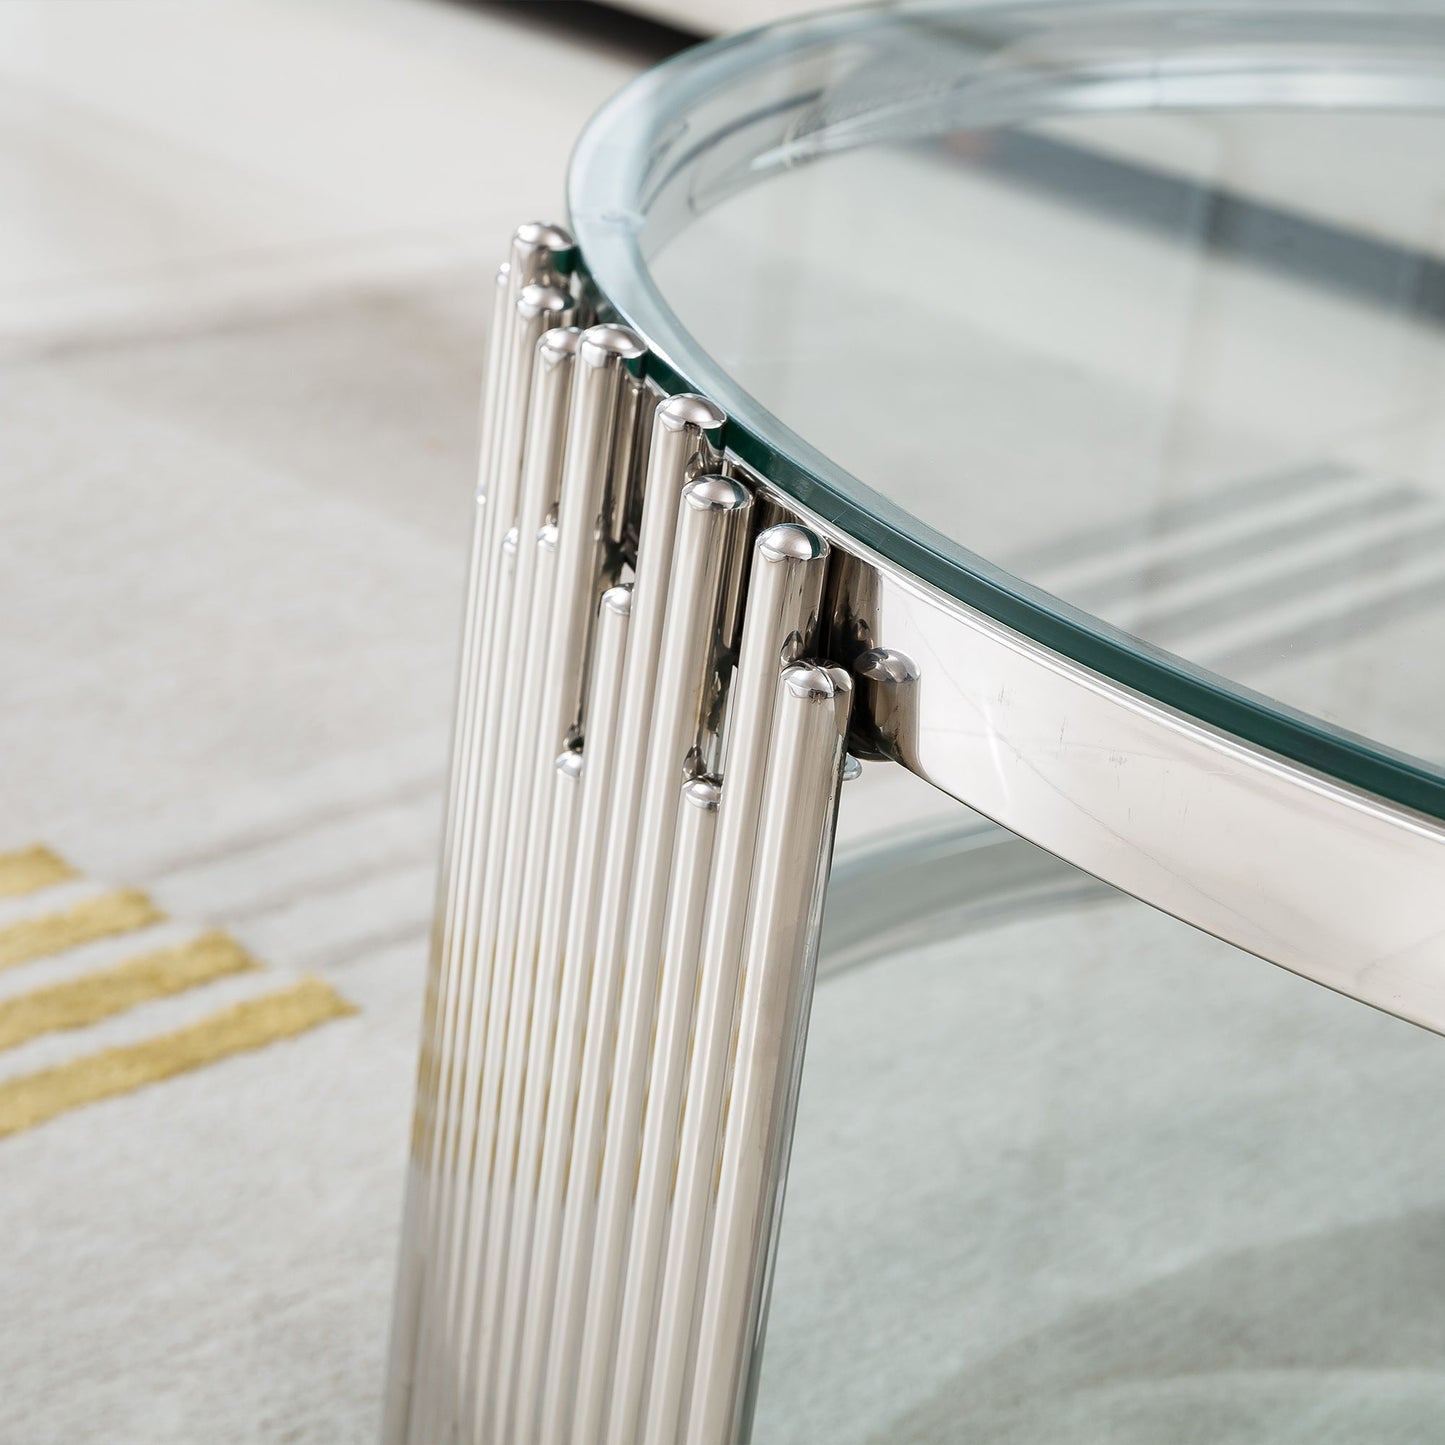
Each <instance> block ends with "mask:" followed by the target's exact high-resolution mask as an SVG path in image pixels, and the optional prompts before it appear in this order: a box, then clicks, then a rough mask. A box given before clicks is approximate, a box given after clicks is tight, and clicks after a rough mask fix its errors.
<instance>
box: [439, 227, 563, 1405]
mask: <svg viewBox="0 0 1445 1445" xmlns="http://www.w3.org/2000/svg"><path fill="white" fill-rule="evenodd" d="M518 273H519V267H518V261H517V248H516V247H514V251H513V263H512V274H513V277H514V278H515V277H516V276H517V274H518ZM572 306H573V301H572V296H571V293H570V292H569V291H566V290H564V289H563V288H561V287H557V286H548V285H524V286H523V287H522V289H521V291H520V293H519V294H518V297H517V300H516V304H515V306H514V307H513V309H512V313H511V323H510V329H509V336H508V347H509V356H508V359H507V362H506V366H507V368H508V377H507V385H506V387H505V395H504V398H503V407H504V413H503V417H502V427H501V438H500V443H499V454H498V457H497V461H496V464H495V467H494V469H493V475H492V481H493V489H492V493H491V495H490V497H489V499H488V506H487V513H488V530H489V532H490V533H492V534H493V535H495V533H496V531H497V530H498V529H499V528H500V529H501V530H502V532H503V537H502V538H501V539H499V540H501V541H504V540H505V536H506V535H510V534H513V533H514V532H515V519H516V516H517V512H518V506H519V503H520V494H521V482H522V476H521V467H522V460H523V459H522V455H521V453H522V447H521V445H520V442H519V441H518V437H519V435H521V433H522V432H523V428H522V427H521V426H519V425H518V421H517V418H518V416H519V415H521V414H522V413H523V412H525V411H527V410H529V409H530V399H531V389H532V380H533V377H534V374H535V366H534V358H535V356H536V353H537V350H538V346H539V343H540V342H541V338H542V336H543V335H544V334H545V333H546V332H547V331H548V330H550V329H551V328H552V327H554V326H555V325H556V324H557V323H559V322H564V323H565V321H566V320H567V319H568V316H569V315H570V313H571V309H572ZM553 445H554V443H553V439H552V438H550V437H547V438H544V449H548V450H550V449H551V448H552V446H553ZM512 556H513V560H514V561H515V551H513V553H512ZM514 571H515V568H514V567H513V573H514ZM514 590H515V576H514V575H511V576H508V577H506V578H505V579H504V578H503V577H502V575H501V572H500V570H496V571H494V574H493V576H492V578H491V579H490V582H489V585H488V587H487V592H486V600H485V610H484V613H483V617H482V626H483V642H482V647H481V650H480V651H479V653H478V663H477V669H478V670H477V680H478V684H479V686H478V697H477V703H476V706H475V708H474V710H473V718H472V728H473V733H474V742H473V745H472V758H471V766H470V768H469V777H468V782H467V789H466V795H465V796H464V798H463V807H462V814H461V824H460V831H459V851H458V866H459V877H460V884H459V892H458V906H457V910H456V913H455V914H454V917H453V920H452V927H451V929H450V938H449V940H448V942H449V945H450V953H451V955H452V961H451V963H450V965H449V969H448V972H449V977H450V980H451V987H450V989H449V996H448V998H447V1000H446V1004H445V1013H444V1016H443V1022H442V1031H441V1046H440V1047H441V1069H442V1075H441V1079H440V1092H439V1097H440V1104H441V1112H442V1117H441V1121H440V1123H441V1126H440V1128H439V1129H438V1130H437V1139H436V1144H435V1164H434V1166H433V1169H432V1174H433V1177H434V1178H435V1179H436V1180H437V1183H436V1185H435V1187H434V1195H435V1198H434V1200H433V1203H432V1207H431V1210H430V1227H429V1229H428V1231H427V1255H428V1279H427V1285H426V1288H425V1293H424V1301H425V1303H424V1308H425V1311H426V1316H427V1318H426V1320H425V1321H424V1323H423V1334H422V1339H423V1347H424V1353H427V1354H429V1355H431V1356H432V1366H433V1367H435V1368H438V1369H440V1368H442V1364H443V1361H448V1362H453V1363H454V1360H455V1355H456V1348H455V1344H456V1341H455V1337H454V1335H453V1333H452V1329H451V1317H452V1314H453V1303H454V1299H455V1291H454V1259H455V1248H456V1246H455V1238H454V1235H455V1232H456V1229H457V1227H458V1222H459V1219H461V1218H463V1217H464V1211H463V1210H462V1209H460V1208H459V1204H460V1203H461V1201H460V1200H459V1199H458V1195H459V1194H463V1193H465V1191H466V1180H467V1176H468V1172H469V1171H468V1169H467V1168H466V1167H465V1166H464V1167H463V1168H461V1169H460V1170H459V1169H458V1161H459V1160H466V1161H469V1159H470V1147H469V1146H470V1135H471V1129H472V1126H473V1117H474V1115H473V1110H472V1109H471V1107H470V1103H471V1100H472V1099H473V1098H474V1097H475V1093H474V1090H472V1089H470V1088H467V1087H465V1080H466V1073H467V1070H466V1068H465V1067H464V1064H465V1063H466V1062H467V1061H466V1060H465V1058H464V1057H463V1056H462V1054H461V1051H460V1049H459V1045H460V1044H461V1042H462V1041H463V1040H466V1039H468V1038H469V1037H470V1036H471V1034H472V1032H473V1030H472V1017H473V1015H474V1014H476V1013H477V1012H478V1010H481V1009H483V1008H484V1006H485V1002H486V1000H487V999H488V998H489V995H490V986H491V979H490V974H491V972H492V968H491V965H492V959H491V957H490V954H483V955H481V956H480V957H479V955H478V937H479V930H480V918H479V914H480V903H481V890H482V882H483V879H484V878H485V876H486V871H487V870H486V865H485V854H486V850H485V846H484V843H485V829H486V826H487V822H486V820H488V819H490V818H491V817H492V815H493V811H494V788H495V783H496V779H497V760H498V757H499V754H500V751H501V749H502V742H503V740H502V738H501V737H500V726H499V715H500V710H501V707H502V704H503V698H504V696H505V695H506V694H507V693H508V692H509V691H510V690H511V689H510V688H509V687H508V686H507V685H506V680H507V679H513V681H512V684H511V686H512V687H513V688H514V687H515V686H516V681H515V679H517V678H519V676H520V670H521V661H520V659H512V658H510V657H508V656H507V645H508V642H509V640H510V633H509V627H510V618H511V611H512V604H513V600H514ZM494 678H501V679H503V685H502V686H500V687H498V686H496V685H495V684H493V685H490V686H486V685H484V680H487V679H494ZM419 1378H420V1379H422V1380H423V1382H425V1376H419ZM426 1393H427V1394H428V1395H429V1396H430V1402H432V1403H437V1404H439V1405H441V1406H442V1407H444V1408H445V1407H446V1406H447V1404H448V1397H447V1392H446V1391H445V1390H444V1389H442V1388H440V1387H438V1388H436V1389H429V1390H428V1391H427V1392H426ZM414 1413H415V1412H414ZM416 1428H417V1429H418V1430H421V1431H423V1432H429V1431H431V1430H432V1429H433V1422H432V1421H431V1420H430V1419H429V1418H428V1417H425V1416H419V1417H417V1421H416Z"/></svg>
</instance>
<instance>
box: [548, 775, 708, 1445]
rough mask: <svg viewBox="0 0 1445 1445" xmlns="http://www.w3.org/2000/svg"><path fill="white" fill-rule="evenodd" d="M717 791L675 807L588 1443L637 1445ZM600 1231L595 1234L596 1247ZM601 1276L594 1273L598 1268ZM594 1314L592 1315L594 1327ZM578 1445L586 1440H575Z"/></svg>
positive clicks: (589, 1382)
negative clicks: (627, 1186)
mask: <svg viewBox="0 0 1445 1445" xmlns="http://www.w3.org/2000/svg"><path fill="white" fill-rule="evenodd" d="M720 796H721V790H720V789H719V788H718V785H717V783H716V782H714V781H713V780H712V779H711V778H695V779H693V781H691V782H688V783H684V784H683V788H682V797H681V800H680V802H679V804H678V817H677V836H676V839H675V842H674V862H673V868H672V883H671V888H670V890H669V894H668V901H667V929H666V933H665V935H664V941H663V950H662V981H661V989H660V992H659V995H658V1000H657V1034H656V1039H655V1041H654V1044H653V1048H652V1058H651V1061H650V1064H649V1066H648V1070H647V1076H648V1077H647V1087H648V1094H647V1108H646V1112H645V1114H644V1116H643V1127H642V1148H641V1155H640V1159H639V1164H638V1171H637V1197H636V1202H635V1204H634V1206H633V1220H632V1228H631V1233H630V1239H629V1242H628V1247H627V1263H626V1271H625V1275H624V1278H623V1283H622V1296H621V1308H620V1309H619V1310H618V1312H617V1317H616V1322H615V1329H616V1341H615V1346H614V1347H613V1348H612V1349H611V1350H610V1351H609V1352H607V1353H608V1354H609V1358H608V1359H607V1361H606V1362H605V1363H606V1369H607V1371H608V1373H610V1377H611V1384H610V1398H609V1401H608V1403H607V1405H606V1428H605V1432H602V1433H596V1432H594V1434H593V1435H592V1436H589V1437H588V1438H589V1440H591V1441H597V1442H605V1445H636V1441H637V1433H638V1418H639V1415H640V1413H641V1409H642V1393H643V1389H644V1387H645V1386H646V1383H647V1370H648V1362H649V1358H650V1355H651V1350H652V1331H653V1316H654V1311H655V1308H656V1302H657V1277H658V1270H659V1267H660V1265H661V1262H662V1249H663V1244H664V1230H665V1228H666V1224H667V1206H668V1201H669V1199H670V1196H671V1188H672V1167H673V1160H674V1158H675V1154H676V1149H677V1127H678V1121H679V1120H680V1119H681V1117H682V1100H683V1084H684V1081H685V1079H686V1074H687V1045H688V1038H689V1034H690V1031H691V1027H692V1001H693V998H694V996H695V995H696V992H697V966H698V957H699V953H700V951H701V947H702V926H703V913H704V910H705V908H706V905H707V893H708V879H709V876H710V873H711V869H712V856H713V843H714V840H715V837H716V832H717V808H718V799H719V798H720ZM601 1237H602V1227H601V1226H600V1225H599V1228H598V1239H599V1250H600V1241H601ZM594 1275H595V1269H594ZM592 1319H593V1317H592V1316H591V1315H589V1317H588V1325H589V1329H590V1327H591V1325H592ZM590 1345H591V1338H590V1336H589V1337H588V1338H587V1339H586V1340H584V1350H583V1365H584V1371H583V1373H582V1375H581V1376H580V1378H579V1380H578V1398H577V1412H576V1416H575V1420H576V1423H577V1426H578V1428H579V1429H580V1428H581V1426H582V1424H583V1423H584V1422H585V1421H586V1420H589V1419H590V1418H591V1416H592V1414H593V1412H594V1410H596V1409H597V1408H598V1407H597V1406H596V1405H594V1404H592V1403H591V1402H590V1401H588V1399H587V1395H586V1393H585V1392H587V1391H591V1390H595V1389H596V1388H597V1386H596V1384H595V1383H594V1378H593V1375H592V1373H591V1370H590V1368H588V1367H589V1365H590V1363H591V1357H590V1350H589V1348H587V1347H589V1346H590ZM573 1438H574V1440H576V1439H580V1438H581V1437H580V1436H579V1435H577V1434H575V1433H574V1437H573Z"/></svg>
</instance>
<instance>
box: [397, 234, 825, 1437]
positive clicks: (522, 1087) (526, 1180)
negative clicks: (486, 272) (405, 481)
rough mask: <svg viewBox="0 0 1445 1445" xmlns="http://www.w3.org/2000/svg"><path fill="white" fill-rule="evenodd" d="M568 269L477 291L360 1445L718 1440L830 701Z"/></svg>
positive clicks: (784, 1076)
mask: <svg viewBox="0 0 1445 1445" xmlns="http://www.w3.org/2000/svg"><path fill="white" fill-rule="evenodd" d="M573 261H574V255H573V247H572V243H571V241H570V238H569V237H568V236H567V235H566V234H565V233H564V232H562V231H560V230H559V229H558V228H556V227H553V226H545V225H532V226H525V227H523V228H521V229H520V230H519V231H518V232H517V235H516V237H515V239H514V242H513V246H512V251H511V255H510V258H509V259H508V261H507V263H506V264H505V265H504V266H503V267H502V268H501V271H500V272H499V274H498V278H497V292H496V306H495V314H494V325H493V329H492V346H491V356H490V365H489V371H488V379H487V388H486V396H485V401H484V416H483V438H484V440H483V451H482V463H481V478H480V484H479V488H478V494H477V510H476V519H475V524H474V529H473V548H472V558H471V569H470V574H469V579H468V587H467V609H466V617H465V624H464V629H463V651H462V660H461V672H460V685H459V691H458V698H457V708H456V730H455V735H454V742H453V753H452V774H451V776H452V782H451V790H450V796H449V802H448V811H447V819H446V831H445V840H444V852H443V858H442V866H441V879H440V885H439V897H438V902H437V914H436V920H437V921H436V927H435V931H434V938H433V956H432V965H431V971H430V975H429V980H428V990H427V1001H426V1012H425V1018H424V1024H423V1041H422V1050H421V1064H420V1070H419V1078H418V1086H417V1102H416V1114H415V1121H414V1129H413V1136H412V1151H411V1167H410V1175H409V1181H408V1188H407V1198H406V1213H405V1222H404V1234H403V1244H402V1254H401V1263H400V1272H399V1280H398V1286H397V1296H396V1306H395V1317H394V1321H393V1327H392V1344H391V1365H390V1372H391V1373H390V1379H389V1382H388V1392H387V1403H386V1418H385V1426H384V1439H385V1441H386V1445H402V1442H406V1445H443V1442H465V1445H481V1442H490V1445H502V1442H507V1445H511V1442H517V1445H522V1442H534V1441H537V1442H543V1441H545V1442H548V1445H564V1442H566V1445H594V1442H602V1441H607V1442H613V1445H632V1442H634V1441H638V1440H646V1441H648V1442H654V1445H667V1442H672V1441H676V1440H685V1441H688V1442H698V1445H702V1442H709V1445H724V1442H732V1441H734V1440H737V1439H740V1438H742V1437H744V1436H745V1435H746V1434H747V1429H748V1418H747V1417H748V1402H749V1401H750V1400H751V1398H752V1394H753V1389H752V1386H753V1373H754V1370H755V1366H756V1360H757V1357H758V1347H759V1344H760V1340H761V1335H762V1328H763V1321H764V1318H765V1315H766V1306H767V1294H768V1283H769V1269H768V1266H769V1261H770V1259H771V1250H772V1245H773V1241H774V1240H775V1238H776V1230H777V1223H778V1215H779V1208H780V1204H781V1198H782V1186H783V1178H784V1174H785V1170H786V1160H787V1155H788V1147H789V1143H790V1139H791V1132H792V1119H793V1115H794V1109H795V1102H796V1096H797V1084H798V1076H799V1070H800V1064H801V1056H802V1046H803V1038H804V1035H805V1033H806V1029H807V1019H808V1011H809V1003H810V999H811V992H812V977H813V969H814V965H815V962H816V955H817V945H818V936H819V930H820V926H821V915H822V903H823V893H824V888H825V886H826V880H827V875H828V869H829V862H830V858H831V852H832V837H833V827H834V818H835V811H836V804H837V797H838V790H839V786H840V782H841V779H842V775H843V761H844V747H845V740H846V738H847V736H848V729H849V721H850V719H849V714H850V704H851V701H852V694H853V688H852V684H851V682H850V674H849V673H848V672H847V671H845V670H844V669H843V668H840V667H836V666H833V665H831V664H830V663H829V662H827V661H825V660H819V659H818V657H817V652H818V650H819V648H820V646H821V645H822V644H823V641H824V638H823V636H822V634H821V632H820V629H821V628H822V625H823V619H824V612H825V582H826V581H827V576H828V569H829V564H830V548H829V545H828V543H827V542H826V541H825V540H824V539H823V537H822V536H820V535H819V533H818V531H817V530H816V529H814V528H812V527H810V526H808V525H804V524H802V523H801V522H800V521H798V520H797V519H796V518H789V517H788V516H787V515H786V514H785V513H784V512H783V511H782V509H781V508H780V507H779V505H778V503H777V501H776V499H772V500H769V499H768V498H767V497H765V496H764V494H763V493H762V491H761V490H760V488H759V486H758V483H757V479H756V478H751V477H749V476H747V475H746V474H745V473H744V472H743V469H742V468H741V467H740V466H738V465H736V464H735V463H733V462H732V460H731V459H729V458H728V457H726V456H725V454H724V450H723V431H724V427H725V423H726V418H725V417H724V416H723V415H722V413H721V412H720V411H718V410H717V408H716V407H714V406H712V405H711V404H710V403H709V402H707V401H705V400H704V399H703V398H701V397H697V396H689V395H683V396H673V397H664V396H663V394H662V393H661V392H660V391H659V390H658V389H657V388H656V387H655V386H654V385H653V384H652V383H651V382H648V381H646V380H644V379H643V375H642V371H643V368H642V364H641V363H642V360H643V357H644V348H643V345H642V343H641V341H640V340H639V339H638V338H637V337H636V336H635V335H634V334H633V333H632V332H631V331H629V330H627V329H626V328H624V327H621V326H616V325H593V326H591V327H589V328H587V329H582V327H583V325H584V323H585V322H586V321H587V320H588V319H589V306H588V301H587V297H586V294H585V290H584V288H583V286H582V285H581V283H580V280H579V278H578V277H577V276H576V275H575V274H574V266H573ZM835 560H836V557H835Z"/></svg>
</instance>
